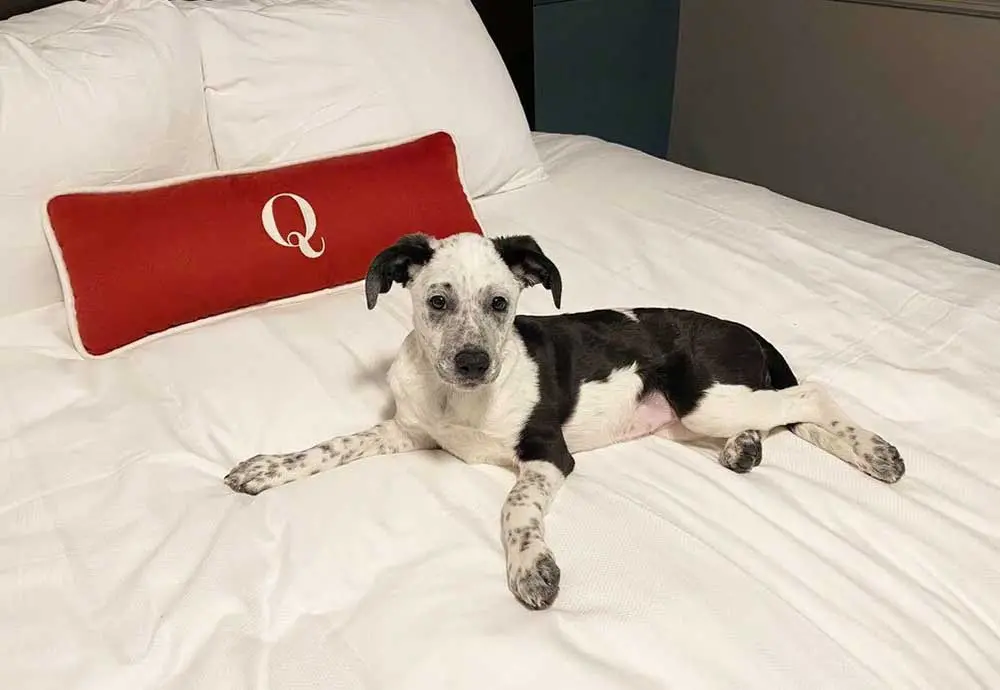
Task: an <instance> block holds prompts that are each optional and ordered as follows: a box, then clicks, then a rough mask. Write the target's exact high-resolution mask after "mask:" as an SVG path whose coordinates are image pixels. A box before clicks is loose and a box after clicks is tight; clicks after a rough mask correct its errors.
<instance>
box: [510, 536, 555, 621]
mask: <svg viewBox="0 0 1000 690" xmlns="http://www.w3.org/2000/svg"><path fill="white" fill-rule="evenodd" d="M521 555H522V554H518V558H516V559H513V560H514V561H522V559H521V558H520V556H521ZM522 562H523V561H522ZM559 579H560V572H559V566H558V565H556V559H555V558H554V557H553V556H552V552H551V551H549V550H548V548H545V549H544V550H542V551H540V552H536V553H535V554H534V556H533V558H531V560H530V561H527V562H526V563H524V564H523V565H522V564H521V563H518V562H512V561H508V564H507V585H508V586H509V587H510V591H511V592H513V593H514V596H515V597H516V598H517V600H518V601H520V602H521V603H522V604H524V606H525V607H527V608H529V609H531V610H532V611H541V610H543V609H547V608H549V607H550V606H552V604H553V603H554V602H555V600H556V597H557V596H559Z"/></svg>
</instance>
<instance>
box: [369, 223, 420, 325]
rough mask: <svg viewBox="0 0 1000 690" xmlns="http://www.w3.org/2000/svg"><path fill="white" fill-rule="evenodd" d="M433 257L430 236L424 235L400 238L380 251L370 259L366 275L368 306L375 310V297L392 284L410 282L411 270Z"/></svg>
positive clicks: (376, 298)
mask: <svg viewBox="0 0 1000 690" xmlns="http://www.w3.org/2000/svg"><path fill="white" fill-rule="evenodd" d="M432 256H434V249H433V248H432V247H431V243H430V238H429V237H428V236H427V235H422V234H413V235H404V236H403V237H400V238H399V240H398V241H397V242H396V244H394V245H392V246H391V247H387V248H386V249H383V250H382V251H381V252H379V254H378V256H376V257H375V258H374V259H372V263H371V265H370V266H369V267H368V275H367V276H365V299H366V300H367V301H368V308H369V309H374V308H375V303H376V302H377V301H378V296H379V295H381V294H383V293H386V292H389V288H391V287H392V284H393V283H399V284H400V285H402V286H403V287H406V285H407V284H408V283H409V282H410V278H411V277H412V275H411V270H412V269H413V268H414V267H419V266H423V265H424V264H426V263H427V262H428V261H430V260H431V257H432Z"/></svg>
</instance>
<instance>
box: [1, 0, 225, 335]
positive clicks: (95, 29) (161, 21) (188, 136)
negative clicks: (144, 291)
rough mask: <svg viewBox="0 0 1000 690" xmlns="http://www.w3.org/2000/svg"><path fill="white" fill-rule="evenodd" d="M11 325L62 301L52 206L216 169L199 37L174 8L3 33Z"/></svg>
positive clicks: (112, 0)
mask: <svg viewBox="0 0 1000 690" xmlns="http://www.w3.org/2000/svg"><path fill="white" fill-rule="evenodd" d="M0 161H2V165H0V316H6V315H9V314H16V313H18V312H21V311H24V310H26V309H34V308H36V307H41V306H44V305H47V304H53V303H56V302H59V301H60V300H61V299H62V294H61V292H60V289H59V279H58V277H57V275H56V271H55V268H54V266H53V264H52V257H51V255H50V253H49V248H48V245H47V243H46V241H45V235H44V231H43V213H44V207H45V202H46V200H47V199H48V198H49V197H51V196H53V195H55V194H59V193H63V192H68V191H74V190H75V189H76V188H77V187H81V186H90V185H106V184H126V183H132V182H145V181H149V180H158V179H163V178H168V177H173V176H175V175H185V174H189V173H196V172H205V171H208V170H212V169H214V167H215V155H214V153H213V151H212V142H211V138H210V137H209V132H208V121H207V116H206V112H205V102H204V97H203V86H202V79H201V56H200V53H199V50H198V42H197V38H196V37H195V35H194V32H193V31H191V29H190V27H188V25H187V23H186V22H185V19H184V17H183V15H182V14H181V13H180V12H179V11H178V10H177V8H175V7H174V6H173V5H171V3H170V2H168V1H167V0H103V1H100V2H87V3H79V2H67V3H63V4H61V5H56V6H53V7H49V8H46V9H44V10H40V11H38V12H32V13H30V14H26V15H20V16H17V17H14V18H13V19H10V20H6V21H4V22H2V23H0Z"/></svg>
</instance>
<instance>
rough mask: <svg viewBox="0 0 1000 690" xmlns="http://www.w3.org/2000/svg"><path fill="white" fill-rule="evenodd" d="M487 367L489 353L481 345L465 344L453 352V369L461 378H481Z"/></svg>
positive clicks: (487, 369) (488, 365)
mask: <svg viewBox="0 0 1000 690" xmlns="http://www.w3.org/2000/svg"><path fill="white" fill-rule="evenodd" d="M489 368H490V355H489V353H488V352H486V350H484V349H483V348H481V347H475V346H469V345H466V346H465V347H463V348H462V349H460V350H459V351H458V352H457V353H456V354H455V371H456V372H457V373H458V375H459V376H461V377H462V378H463V379H469V380H477V379H481V378H483V376H485V375H486V372H487V371H489Z"/></svg>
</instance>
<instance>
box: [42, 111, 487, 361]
mask: <svg viewBox="0 0 1000 690" xmlns="http://www.w3.org/2000/svg"><path fill="white" fill-rule="evenodd" d="M439 132H442V130H434V131H432V132H425V133H423V134H418V135H414V136H410V137H406V138H405V139H398V140H395V141H390V142H384V143H378V144H366V145H365V146H362V147H358V148H352V149H347V150H344V151H338V152H337V153H333V154H326V155H319V156H312V157H309V158H304V159H302V160H297V161H294V162H284V163H279V164H276V165H275V164H272V165H262V166H253V167H247V168H237V169H234V170H213V171H211V172H207V173H194V174H191V175H181V176H178V177H171V178H165V179H161V180H153V181H150V182H137V183H133V184H127V185H115V186H97V187H79V188H76V189H73V190H70V191H62V192H59V193H57V194H53V195H52V196H50V197H48V198H47V199H46V200H45V204H44V212H43V213H42V221H43V228H44V230H45V239H46V241H47V242H48V245H49V251H50V252H51V254H52V259H53V261H54V262H55V266H56V272H57V273H58V274H59V284H60V287H61V288H62V293H63V302H64V303H65V305H66V322H67V324H68V326H69V332H70V337H71V338H72V341H73V347H74V348H75V349H76V351H77V352H78V353H79V354H80V356H81V357H82V358H83V359H92V360H98V359H106V358H108V357H111V356H113V355H119V354H122V353H124V352H128V351H129V350H132V349H134V348H137V347H139V346H141V345H144V344H146V343H149V342H152V341H154V340H159V339H160V338H165V337H167V336H170V335H174V334H177V333H183V332H184V331H189V330H192V329H194V328H199V327H202V326H208V325H211V324H213V323H215V322H218V321H223V320H226V319H231V318H235V317H237V316H240V315H242V314H246V313H249V312H254V311H260V310H263V309H267V308H270V307H277V306H282V305H286V304H294V303H296V302H303V301H305V300H307V299H311V298H313V297H318V296H320V295H331V294H336V293H337V292H343V291H346V290H348V289H350V288H355V287H357V286H359V285H361V283H362V282H363V281H361V280H357V281H354V282H353V283H344V284H343V285H335V286H333V287H329V288H324V289H322V290H317V291H314V292H307V293H303V294H301V295H293V296H291V297H284V298H281V299H277V300H271V301H270V302H262V303H260V304H252V305H250V306H247V307H242V308H240V309H235V310H233V311H227V312H224V313H222V314H215V315H213V316H207V317H205V318H203V319H198V320H196V321H189V322H188V323H183V324H178V325H177V326H171V327H170V328H167V329H165V330H162V331H158V332H157V333H150V334H149V335H147V336H143V337H142V338H140V339H138V340H134V341H132V342H131V343H126V344H125V345H122V346H120V347H117V348H115V349H114V350H110V351H108V352H105V353H104V354H100V355H95V354H92V353H90V352H88V351H87V349H86V348H85V347H84V345H83V340H82V339H81V338H80V328H79V324H78V322H77V318H76V301H75V298H74V294H73V285H72V283H71V282H70V279H69V271H68V270H67V268H66V262H65V259H64V258H63V253H62V248H61V247H60V246H59V242H58V241H57V240H56V237H55V231H54V230H53V228H52V222H51V220H50V219H49V213H48V206H49V202H50V201H52V199H54V198H56V197H59V196H64V195H66V194H113V193H117V192H129V191H142V190H145V189H157V188H160V187H168V186H170V185H174V184H181V183H184V182H192V181H195V180H205V179H211V178H214V177H228V176H230V175H244V174H253V173H258V172H266V171H268V170H277V169H280V168H289V167H293V166H297V165H302V164H304V163H313V162H316V161H322V160H328V159H330V158H342V157H344V156H349V155H354V154H358V153H369V152H372V151H381V150H383V149H390V148H393V147H395V146H400V145H402V144H408V143H411V142H414V141H417V140H419V139H423V138H424V137H427V136H430V135H432V134H437V133H439ZM443 133H444V134H447V135H448V138H449V139H450V140H451V145H452V147H453V148H454V149H455V161H456V164H457V169H458V181H459V184H460V185H461V186H462V192H463V193H464V194H465V199H466V201H467V202H468V204H469V208H470V209H471V210H472V216H473V218H475V220H476V223H477V224H478V225H479V227H480V229H481V230H482V231H483V232H484V233H485V232H486V229H485V228H483V223H482V219H481V218H480V217H479V214H478V213H477V211H476V206H475V204H474V203H473V199H472V197H471V196H470V195H469V188H468V187H467V186H466V184H465V174H464V172H463V170H462V157H461V156H460V155H459V153H458V143H457V142H456V141H455V137H454V136H453V135H452V134H451V133H450V132H443Z"/></svg>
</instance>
